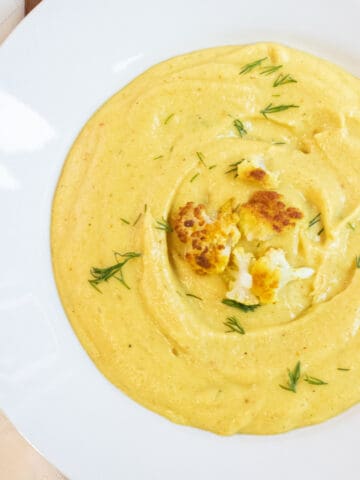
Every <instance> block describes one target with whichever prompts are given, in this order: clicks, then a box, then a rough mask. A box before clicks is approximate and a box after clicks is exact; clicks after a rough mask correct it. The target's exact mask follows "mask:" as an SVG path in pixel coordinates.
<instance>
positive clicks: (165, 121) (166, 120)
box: [164, 113, 175, 125]
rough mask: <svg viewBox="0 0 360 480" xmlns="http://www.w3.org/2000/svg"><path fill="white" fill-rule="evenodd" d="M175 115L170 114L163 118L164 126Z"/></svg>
mask: <svg viewBox="0 0 360 480" xmlns="http://www.w3.org/2000/svg"><path fill="white" fill-rule="evenodd" d="M174 115H175V113H171V114H170V115H169V116H168V117H166V118H165V120H164V125H167V124H168V123H169V122H170V120H171V119H172V118H173V116H174Z"/></svg>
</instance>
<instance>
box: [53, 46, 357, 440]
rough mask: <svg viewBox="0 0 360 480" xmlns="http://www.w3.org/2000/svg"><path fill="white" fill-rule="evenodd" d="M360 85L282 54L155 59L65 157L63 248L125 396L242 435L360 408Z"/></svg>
mask: <svg viewBox="0 0 360 480" xmlns="http://www.w3.org/2000/svg"><path fill="white" fill-rule="evenodd" d="M359 185H360V83H359V80H358V79H355V78H354V77H352V76H351V75H349V74H347V73H346V72H344V71H343V70H341V69H340V68H338V67H336V66H334V65H332V64H330V63H327V62H325V61H323V60H320V59H318V58H316V57H313V56H310V55H308V54H305V53H302V52H299V51H297V50H293V49H290V48H286V47H283V46H280V45H275V44H266V43H261V44H255V45H247V46H238V47H221V48H213V49H209V50H203V51H199V52H194V53H191V54H187V55H183V56H179V57H176V58H173V59H170V60H167V61H166V62H163V63H161V64H160V65H156V66H155V67H153V68H151V69H150V70H148V71H146V72H145V73H144V74H142V75H141V76H139V77H138V78H136V79H135V80H134V81H133V82H131V83H130V84H129V85H127V86H126V87H125V88H124V89H122V90H121V91H120V92H118V93H117V94H116V95H115V96H114V97H112V98H111V99H110V100H109V101H108V102H107V103H106V104H105V105H104V106H102V107H101V108H100V109H99V110H98V111H97V112H96V113H95V115H94V116H93V117H92V118H91V119H90V120H89V122H88V123H87V124H86V126H85V127H84V129H83V130H82V132H81V133H80V135H79V137H78V138H77V140H76V142H75V144H74V146H73V147H72V149H71V151H70V153H69V156H68V158H67V160H66V163H65V166H64V169H63V172H62V175H61V178H60V180H59V184H58V187H57V191H56V195H55V199H54V204H53V216H52V255H53V264H54V271H55V276H56V281H57V285H58V289H59V292H60V295H61V299H62V302H63V305H64V307H65V310H66V313H67V315H68V317H69V320H70V322H71V324H72V326H73V328H74V330H75V332H76V334H77V336H78V338H79V340H80V341H81V343H82V345H83V347H84V348H85V349H86V351H87V352H88V354H89V355H90V356H91V358H92V359H93V361H94V363H95V364H96V366H97V367H98V368H99V369H100V370H101V371H102V372H103V374H104V375H105V376H106V377H107V378H108V379H109V380H110V381H111V382H112V383H113V384H114V385H116V386H117V387H119V388H120V389H121V390H122V391H124V392H125V393H126V394H128V395H129V396H131V397H132V398H133V399H135V400H136V401H138V402H139V403H141V404H143V405H145V406H146V407H148V408H150V409H152V410H154V411H156V412H158V413H160V414H161V415H164V416H166V417H167V418H169V419H171V420H173V421H174V422H177V423H181V424H186V425H192V426H195V427H199V428H203V429H206V430H211V431H213V432H216V433H220V434H224V435H228V434H234V433H237V432H250V433H258V434H265V433H277V432H283V431H286V430H289V429H292V428H295V427H300V426H304V425H309V424H313V423H316V422H321V421H323V420H325V419H327V418H329V417H331V416H333V415H336V414H337V413H339V412H341V411H342V410H344V409H346V408H348V407H349V406H351V405H352V404H354V403H355V402H358V401H359V399H360V382H359V381H358V379H359V378H360V334H359V332H358V329H359V326H360V295H359V292H360V257H359V255H360V188H359Z"/></svg>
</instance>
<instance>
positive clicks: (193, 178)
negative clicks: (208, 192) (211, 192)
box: [190, 172, 200, 183]
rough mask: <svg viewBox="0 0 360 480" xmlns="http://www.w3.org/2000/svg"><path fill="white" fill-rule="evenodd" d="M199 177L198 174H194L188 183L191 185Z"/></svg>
mask: <svg viewBox="0 0 360 480" xmlns="http://www.w3.org/2000/svg"><path fill="white" fill-rule="evenodd" d="M199 175H200V173H199V172H197V173H195V175H194V176H193V177H191V178H190V183H192V182H193V181H194V180H195V179H196V178H197V177H198V176H199Z"/></svg>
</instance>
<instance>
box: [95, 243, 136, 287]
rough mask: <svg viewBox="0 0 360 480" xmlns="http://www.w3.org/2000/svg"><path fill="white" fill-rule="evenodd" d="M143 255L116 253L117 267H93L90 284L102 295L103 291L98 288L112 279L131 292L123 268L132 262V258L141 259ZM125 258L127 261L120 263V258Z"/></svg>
mask: <svg viewBox="0 0 360 480" xmlns="http://www.w3.org/2000/svg"><path fill="white" fill-rule="evenodd" d="M140 255H141V253H136V252H127V253H118V252H115V253H114V256H115V260H116V263H115V265H111V266H110V267H105V268H99V267H91V269H90V274H91V276H92V277H93V278H92V279H90V280H89V283H90V285H91V286H92V287H94V288H95V290H97V291H98V292H100V293H102V292H101V290H100V289H99V288H98V287H97V285H98V284H99V283H102V282H107V281H108V280H109V279H110V278H116V280H118V281H119V282H120V283H122V284H123V285H124V287H126V288H127V289H129V290H130V287H129V285H128V284H127V283H126V282H125V279H124V274H123V271H122V268H123V267H124V266H125V265H126V263H127V262H128V261H129V260H131V259H132V258H136V257H140ZM120 257H123V258H124V259H125V260H123V261H122V262H119V261H118V260H119V258H120Z"/></svg>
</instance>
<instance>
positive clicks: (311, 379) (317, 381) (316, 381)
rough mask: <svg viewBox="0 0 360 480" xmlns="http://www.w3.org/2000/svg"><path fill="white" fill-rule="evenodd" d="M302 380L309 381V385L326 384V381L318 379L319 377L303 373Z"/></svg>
mask: <svg viewBox="0 0 360 480" xmlns="http://www.w3.org/2000/svg"><path fill="white" fill-rule="evenodd" d="M304 381H305V382H307V383H310V384H311V385H327V382H324V380H320V378H316V377H310V375H305V378H304Z"/></svg>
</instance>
